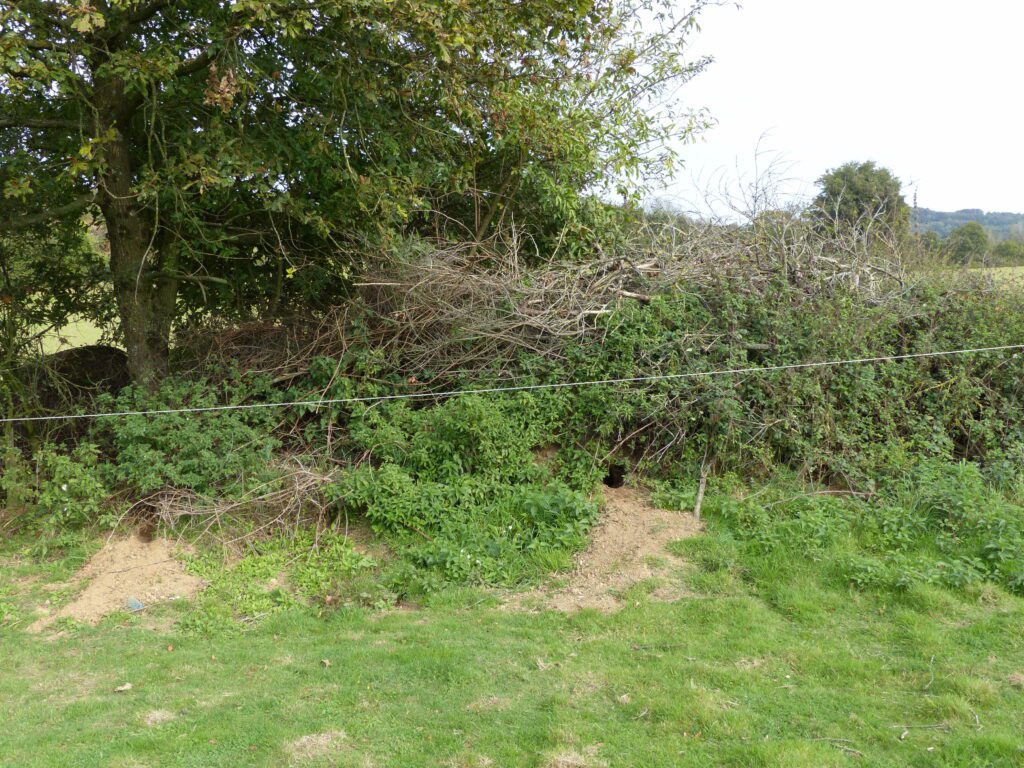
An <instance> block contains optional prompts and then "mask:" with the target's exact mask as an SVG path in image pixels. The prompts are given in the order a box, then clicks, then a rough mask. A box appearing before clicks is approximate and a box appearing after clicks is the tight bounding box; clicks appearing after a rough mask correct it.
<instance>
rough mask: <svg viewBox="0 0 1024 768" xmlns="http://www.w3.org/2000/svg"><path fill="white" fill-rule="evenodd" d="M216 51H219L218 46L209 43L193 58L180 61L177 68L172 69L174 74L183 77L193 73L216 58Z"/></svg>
mask: <svg viewBox="0 0 1024 768" xmlns="http://www.w3.org/2000/svg"><path fill="white" fill-rule="evenodd" d="M218 53H220V46H218V45H211V46H210V47H209V48H207V49H206V50H205V51H203V52H202V53H200V54H199V55H197V56H195V57H194V58H191V59H188V60H186V61H183V62H181V64H179V65H178V68H177V69H176V70H174V76H175V77H185V76H186V75H192V74H195V73H196V72H198V71H199V70H201V69H203V68H205V67H208V66H210V63H211V62H212V61H213V60H214V59H215V58H217V54H218Z"/></svg>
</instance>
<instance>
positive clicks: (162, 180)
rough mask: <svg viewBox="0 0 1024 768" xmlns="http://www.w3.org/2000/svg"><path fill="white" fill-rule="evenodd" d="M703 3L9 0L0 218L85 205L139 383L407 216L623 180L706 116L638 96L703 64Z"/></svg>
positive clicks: (356, 254) (549, 209) (532, 200)
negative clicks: (178, 348)
mask: <svg viewBox="0 0 1024 768" xmlns="http://www.w3.org/2000/svg"><path fill="white" fill-rule="evenodd" d="M707 2H708V0H698V2H697V3H696V5H694V6H693V7H692V8H691V9H689V10H688V11H686V12H684V13H682V14H673V12H672V5H673V3H671V2H667V0H654V2H652V0H588V1H585V2H582V3H570V2H564V1H562V0H538V2H528V3H527V2H517V3H513V2H507V0H326V1H325V2H313V1H312V0H183V1H182V2H171V1H170V0H81V1H80V2H79V1H77V0H76V2H73V3H58V2H53V1H52V0H17V1H15V0H11V1H9V2H0V29H3V30H4V31H3V33H2V36H0V159H2V163H3V165H2V167H0V187H2V189H3V197H4V199H3V203H2V204H0V223H2V224H3V226H4V227H5V228H6V229H7V230H8V231H13V230H19V231H23V230H30V229H37V230H38V229H40V228H43V227H46V226H48V225H49V223H50V222H52V221H61V222H65V223H66V222H75V221H78V220H79V217H81V215H82V214H83V213H84V212H87V211H95V212H96V213H97V215H98V216H99V217H100V218H101V219H102V221H103V222H104V224H105V227H106V231H107V232H108V236H109V242H110V276H111V280H112V283H113V288H114V293H115V296H116V299H117V307H118V313H119V317H120V329H121V333H122V335H123V339H124V343H125V346H126V351H127V354H128V357H129V366H130V369H131V372H132V376H133V378H134V379H135V380H136V381H138V382H143V383H146V384H149V385H152V384H154V383H155V382H156V381H158V380H159V379H160V377H161V376H162V375H163V374H164V372H165V371H166V369H167V364H168V349H169V339H170V333H171V328H172V325H173V324H174V323H175V321H176V320H180V319H182V318H187V317H189V316H194V317H208V316H209V314H210V313H211V312H220V313H229V314H232V315H235V316H242V317H246V316H251V315H252V314H254V313H271V314H273V313H279V312H283V311H284V310H285V308H286V307H287V306H291V307H293V308H294V307H302V308H303V309H306V310H309V309H311V308H313V307H315V305H316V303H317V302H318V301H319V302H321V303H322V302H327V301H331V300H337V298H338V297H341V296H343V295H344V291H345V288H346V286H347V278H348V275H349V274H350V270H351V269H352V268H353V266H358V260H359V258H361V254H365V253H368V252H370V251H371V250H372V249H371V247H370V246H369V245H368V244H373V243H376V244H378V245H379V244H381V243H385V244H386V241H387V238H388V236H389V235H390V234H392V233H395V232H398V231H401V229H402V228H403V227H410V226H428V225H429V224H430V223H431V222H433V223H434V224H435V226H439V224H438V222H445V223H446V225H448V223H450V222H455V223H456V225H457V226H458V227H459V228H460V229H461V230H462V231H465V232H469V233H470V235H472V236H473V237H477V238H481V237H484V236H486V234H487V232H488V230H489V228H491V227H492V226H493V225H494V224H495V222H496V221H498V220H500V219H501V217H502V216H503V215H504V212H506V211H509V210H512V211H514V210H515V208H516V207H517V206H518V207H520V208H521V209H523V210H528V211H530V212H531V220H534V219H535V220H536V221H537V222H538V223H539V224H540V225H543V224H544V221H545V217H547V220H548V221H551V220H561V221H565V220H569V219H571V218H572V216H573V215H574V212H576V211H578V210H580V209H581V208H580V207H581V206H584V205H585V204H586V196H585V195H583V194H582V193H583V192H584V191H586V190H593V189H595V188H596V187H599V186H601V185H602V184H603V185H608V184H612V185H614V184H618V183H622V184H628V185H630V188H631V189H633V190H635V189H636V188H637V185H638V181H639V180H640V179H643V178H645V177H646V176H647V175H648V174H649V173H650V172H652V171H656V170H657V169H661V168H665V167H668V161H669V160H670V159H671V158H669V157H666V155H665V154H664V153H663V152H653V153H652V152H651V151H650V150H651V148H652V147H657V146H658V145H659V142H660V141H661V140H662V139H664V138H665V137H666V136H668V135H672V134H675V135H678V134H679V133H682V134H683V135H686V134H688V133H690V132H693V131H694V130H697V129H698V128H699V127H700V125H701V120H700V117H699V115H696V116H695V115H692V114H690V113H681V114H669V115H659V114H655V113H653V112H652V111H650V110H648V109H646V108H645V107H646V106H647V104H648V102H649V101H650V100H652V99H655V98H657V97H658V96H659V95H663V94H665V92H666V89H667V88H669V87H670V86H671V85H674V84H676V83H678V82H679V81H680V80H686V79H688V78H689V77H692V76H693V75H695V74H696V73H698V72H699V71H701V69H703V67H704V66H705V65H706V63H707V60H706V59H695V60H693V61H688V60H686V59H684V57H683V43H684V41H685V39H686V38H687V36H688V35H689V34H690V32H691V31H692V30H693V29H695V26H696V19H697V14H698V12H699V11H700V10H701V8H702V7H703V6H704V5H706V4H707ZM653 11H657V12H656V13H654V12H653ZM679 117H682V119H683V120H682V123H681V124H680V123H679V121H678V120H677V119H675V118H679Z"/></svg>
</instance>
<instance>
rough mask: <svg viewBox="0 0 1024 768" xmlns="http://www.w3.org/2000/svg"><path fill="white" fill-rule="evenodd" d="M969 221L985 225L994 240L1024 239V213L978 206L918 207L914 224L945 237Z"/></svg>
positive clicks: (924, 230) (920, 229)
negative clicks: (954, 208)
mask: <svg viewBox="0 0 1024 768" xmlns="http://www.w3.org/2000/svg"><path fill="white" fill-rule="evenodd" d="M969 221H976V222H978V223H979V224H981V225H982V226H983V227H985V229H987V230H988V231H989V232H990V233H991V234H992V238H993V239H994V240H1007V239H1010V238H1013V239H1015V240H1024V213H986V212H985V211H982V210H980V209H978V208H965V209H964V210H962V211H952V212H946V211H932V210H930V209H928V208H918V209H917V211H916V212H915V224H914V226H915V229H917V230H918V231H920V232H929V231H930V232H935V233H936V234H937V235H939V237H945V236H946V235H948V234H949V233H950V232H952V231H953V230H954V229H956V228H957V227H959V226H961V225H963V224H966V223H967V222H969Z"/></svg>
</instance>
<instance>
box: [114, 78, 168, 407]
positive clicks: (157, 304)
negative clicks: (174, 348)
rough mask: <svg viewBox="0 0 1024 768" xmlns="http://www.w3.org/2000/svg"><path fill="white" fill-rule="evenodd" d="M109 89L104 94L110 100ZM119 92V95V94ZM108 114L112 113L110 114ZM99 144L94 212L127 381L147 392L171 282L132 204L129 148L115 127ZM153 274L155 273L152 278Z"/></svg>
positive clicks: (150, 224) (158, 356)
mask: <svg viewBox="0 0 1024 768" xmlns="http://www.w3.org/2000/svg"><path fill="white" fill-rule="evenodd" d="M118 90H120V89H119V88H117V86H116V85H115V86H114V87H112V88H111V91H113V92H114V93H110V92H109V91H108V95H111V96H112V97H113V100H114V101H115V102H116V97H117V96H118V95H120V94H117V93H116V92H117V91H118ZM122 93H123V91H122ZM112 111H113V110H112ZM112 127H113V128H114V131H113V138H111V139H110V140H109V141H107V142H104V160H105V168H104V171H103V173H102V178H101V181H102V184H101V190H102V193H101V196H100V200H99V203H100V209H101V210H102V211H103V217H104V219H105V220H106V225H107V236H108V238H109V239H110V273H111V278H112V279H113V284H114V295H115V297H116V298H117V309H118V312H119V314H120V318H121V330H122V332H123V334H124V343H125V352H126V353H127V355H128V371H129V373H130V374H131V377H132V381H133V382H134V383H136V384H139V385H142V386H144V387H146V388H147V389H150V390H153V389H155V388H156V387H157V386H159V384H160V382H161V381H162V380H163V378H164V376H166V375H167V361H168V352H169V348H170V332H171V323H172V322H173V320H174V307H175V302H176V299H177V294H178V285H177V281H176V280H175V279H173V278H171V277H167V276H161V275H160V271H161V270H160V267H161V266H162V264H161V260H160V259H159V258H157V256H158V254H157V252H156V251H155V250H154V249H155V247H156V242H155V240H156V238H155V237H154V233H155V232H156V223H155V222H154V221H150V220H149V216H151V215H152V214H151V213H149V212H147V211H146V210H145V208H144V207H143V206H141V205H140V204H139V202H138V197H137V193H136V192H135V190H134V182H135V178H134V177H135V168H134V163H133V161H132V154H131V146H130V144H129V141H128V140H127V139H126V138H125V136H124V135H123V134H122V132H121V130H120V128H119V127H118V126H117V124H116V123H114V124H113V125H112ZM154 275H158V276H157V277H154Z"/></svg>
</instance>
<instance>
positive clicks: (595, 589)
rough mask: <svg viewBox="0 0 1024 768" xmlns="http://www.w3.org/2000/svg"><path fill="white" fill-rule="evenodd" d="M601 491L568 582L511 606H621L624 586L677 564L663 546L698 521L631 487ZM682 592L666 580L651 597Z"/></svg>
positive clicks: (689, 532) (694, 529) (696, 529)
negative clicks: (655, 503) (599, 504)
mask: <svg viewBox="0 0 1024 768" xmlns="http://www.w3.org/2000/svg"><path fill="white" fill-rule="evenodd" d="M603 495H604V501H605V506H604V509H603V510H602V512H601V517H600V519H599V520H598V522H597V524H596V525H595V526H594V528H593V530H592V531H591V533H590V545H589V546H588V547H587V549H586V551H584V552H582V553H580V554H579V555H578V556H577V557H576V562H575V566H574V568H573V570H572V573H570V574H569V577H568V582H567V583H563V584H560V585H559V586H554V587H542V588H539V589H535V590H531V591H530V592H527V593H525V594H522V595H518V596H517V597H516V599H515V600H514V601H513V604H514V605H516V606H519V607H524V606H529V605H533V604H537V603H539V604H540V605H542V606H544V607H547V608H552V609H554V610H558V611H566V612H572V611H578V610H580V609H582V608H595V609H597V610H599V611H605V612H610V611H614V610H616V609H617V608H618V607H619V606H620V604H621V603H620V600H619V596H620V595H621V594H622V593H623V592H624V591H625V590H627V589H629V587H631V586H633V585H635V584H638V583H639V582H642V581H646V580H648V579H652V578H654V579H656V578H658V577H659V576H662V575H667V574H670V573H671V571H672V570H673V569H676V570H678V568H679V567H681V566H682V564H683V562H682V561H681V560H680V559H679V558H678V557H676V556H675V555H673V554H671V553H670V552H668V551H667V550H666V549H665V546H666V545H667V544H669V542H672V541H678V540H679V539H685V538H688V537H690V536H695V535H696V534H698V533H700V531H701V530H702V528H701V524H700V521H699V520H697V519H696V518H695V517H694V516H693V515H691V514H686V513H682V512H671V511H669V510H666V509H658V508H657V507H652V506H651V505H650V504H649V503H648V501H647V498H646V496H645V495H644V494H643V493H642V492H641V491H638V490H637V489H635V488H605V489H604V494H603ZM683 594H684V592H683V591H682V589H681V587H678V586H676V587H672V586H669V585H665V584H662V585H659V586H658V587H657V588H655V590H654V592H653V596H654V597H655V598H656V599H660V600H666V601H668V600H673V599H676V598H678V597H682V596H683Z"/></svg>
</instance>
